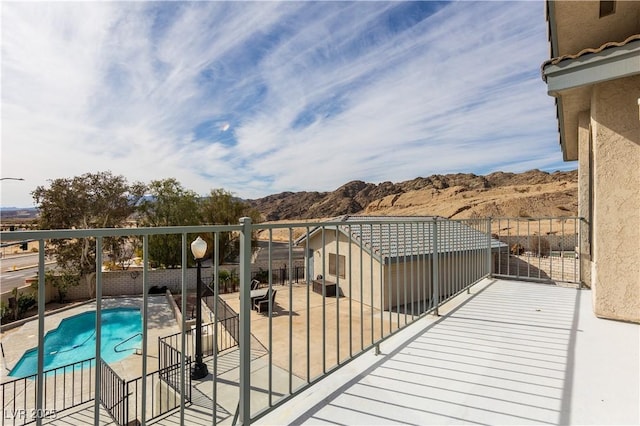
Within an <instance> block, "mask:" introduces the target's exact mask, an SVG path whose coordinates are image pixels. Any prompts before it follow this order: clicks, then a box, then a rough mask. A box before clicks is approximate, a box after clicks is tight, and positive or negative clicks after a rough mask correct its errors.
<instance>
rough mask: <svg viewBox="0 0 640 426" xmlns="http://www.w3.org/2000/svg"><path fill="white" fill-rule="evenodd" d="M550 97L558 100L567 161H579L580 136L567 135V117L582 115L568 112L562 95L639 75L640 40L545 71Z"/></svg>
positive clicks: (548, 66) (567, 60)
mask: <svg viewBox="0 0 640 426" xmlns="http://www.w3.org/2000/svg"><path fill="white" fill-rule="evenodd" d="M542 72H543V77H544V79H545V81H546V82H547V93H548V94H549V95H550V96H554V97H555V98H556V101H557V102H556V109H557V115H558V123H559V133H560V146H561V148H562V156H563V159H564V161H574V160H577V159H578V140H577V134H573V133H575V132H571V133H572V136H570V137H569V135H568V134H567V131H566V123H567V117H571V116H572V115H575V114H577V113H579V112H580V111H567V108H566V107H565V106H564V105H563V102H562V95H563V93H564V92H566V91H567V90H571V89H580V88H585V90H586V89H587V88H588V87H589V86H592V85H594V84H598V83H603V82H606V81H610V80H614V79H620V78H625V77H631V76H634V75H638V74H640V40H636V41H632V42H630V43H627V44H625V45H622V46H618V47H612V48H608V49H606V50H602V51H600V52H596V53H590V54H587V55H583V56H580V57H577V58H574V59H571V58H569V59H564V60H562V61H560V62H558V63H549V64H546V65H544V67H543V70H542Z"/></svg>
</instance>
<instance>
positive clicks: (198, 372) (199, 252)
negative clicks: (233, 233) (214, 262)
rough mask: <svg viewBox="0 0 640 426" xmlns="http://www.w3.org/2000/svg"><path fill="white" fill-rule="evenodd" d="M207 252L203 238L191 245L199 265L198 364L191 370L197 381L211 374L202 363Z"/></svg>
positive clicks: (197, 277) (197, 289)
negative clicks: (202, 270)
mask: <svg viewBox="0 0 640 426" xmlns="http://www.w3.org/2000/svg"><path fill="white" fill-rule="evenodd" d="M206 252H207V242H206V241H205V240H203V239H202V238H200V237H198V238H196V240H195V241H194V242H192V243H191V253H193V257H194V258H195V260H196V263H197V265H198V269H197V270H198V272H197V275H196V279H197V280H198V282H197V284H196V292H197V294H196V362H195V364H193V367H192V368H191V378H192V379H195V380H198V379H202V378H203V377H205V376H207V374H209V370H208V369H207V364H205V363H203V362H202V298H201V295H202V284H201V281H202V279H201V275H200V268H201V267H202V264H201V261H202V258H203V257H204V254H205V253H206Z"/></svg>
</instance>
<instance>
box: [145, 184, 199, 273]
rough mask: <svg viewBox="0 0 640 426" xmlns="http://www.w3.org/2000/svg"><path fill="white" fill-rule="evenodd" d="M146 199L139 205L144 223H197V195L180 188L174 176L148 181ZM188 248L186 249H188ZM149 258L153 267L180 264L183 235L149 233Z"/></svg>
mask: <svg viewBox="0 0 640 426" xmlns="http://www.w3.org/2000/svg"><path fill="white" fill-rule="evenodd" d="M148 193H149V195H150V198H149V199H145V200H144V201H143V202H142V203H141V204H140V213H141V219H142V224H143V225H144V226H153V227H156V226H189V225H199V224H200V201H199V197H198V195H197V194H196V193H195V192H193V191H191V190H188V189H185V188H183V187H182V185H181V184H180V182H178V181H177V180H176V179H173V178H169V179H163V180H155V181H152V182H151V183H150V184H149V190H148ZM187 250H188V248H187ZM149 260H150V261H151V262H152V264H153V265H155V266H164V267H165V268H174V267H177V266H180V265H181V264H182V237H181V236H180V235H179V234H174V235H151V236H150V237H149Z"/></svg>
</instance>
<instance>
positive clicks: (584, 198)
mask: <svg viewBox="0 0 640 426" xmlns="http://www.w3.org/2000/svg"><path fill="white" fill-rule="evenodd" d="M590 121H591V120H590V117H589V113H588V112H582V113H580V114H579V116H578V216H579V217H581V218H582V221H581V223H580V232H579V233H578V234H579V238H580V243H579V245H578V246H579V247H580V253H579V255H580V257H579V258H580V277H581V279H582V283H583V284H584V285H585V286H587V287H591V250H592V247H591V237H590V235H591V227H592V220H591V179H592V177H591V159H592V152H593V146H592V143H591V125H590Z"/></svg>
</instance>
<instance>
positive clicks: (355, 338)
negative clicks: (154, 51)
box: [0, 217, 579, 424]
mask: <svg viewBox="0 0 640 426" xmlns="http://www.w3.org/2000/svg"><path fill="white" fill-rule="evenodd" d="M570 219H571V220H575V218H570ZM545 220H546V219H545ZM504 221H505V219H500V220H490V219H469V220H455V221H453V220H445V219H441V218H386V219H385V218H364V217H359V218H343V219H339V220H334V221H328V222H324V223H316V222H313V223H311V222H310V223H295V224H252V223H251V221H250V220H249V219H248V218H243V219H241V221H240V224H239V225H225V226H194V227H171V228H133V229H131V228H127V229H98V230H95V229H91V230H61V231H24V232H3V233H2V234H1V235H0V237H1V238H2V239H3V240H22V239H27V238H28V239H34V240H38V241H39V244H40V251H39V255H40V264H41V265H44V247H45V242H46V240H48V239H63V238H70V239H71V238H92V239H95V241H96V244H97V245H98V247H101V246H102V244H103V238H107V237H112V236H129V237H134V238H141V239H142V240H143V258H144V259H145V261H144V264H143V274H142V278H143V279H142V286H143V287H142V288H143V289H144V291H141V294H142V296H141V298H142V301H141V303H142V311H143V318H146V319H145V321H147V319H148V315H147V313H146V309H147V305H148V303H149V301H148V299H147V293H148V291H146V290H147V289H148V288H149V283H148V272H147V271H148V270H149V265H148V262H149V259H148V253H149V252H148V238H149V236H151V235H157V234H178V235H180V236H181V238H182V261H183V265H186V264H187V257H188V256H190V254H189V242H190V241H192V240H193V239H195V237H196V236H197V235H198V234H204V233H208V234H211V233H213V237H214V238H213V240H214V247H213V249H214V252H217V251H218V241H219V236H220V233H223V232H234V233H235V234H237V235H238V236H239V240H240V263H239V265H238V270H239V282H240V286H239V295H238V294H237V293H234V294H228V295H224V296H223V298H224V304H222V303H217V304H216V303H212V302H211V303H210V304H209V303H208V306H209V309H211V310H212V311H213V315H214V317H217V318H220V321H219V322H218V326H214V325H213V324H205V325H203V328H202V335H203V336H207V338H206V339H204V342H205V344H203V354H204V355H205V356H206V357H207V359H206V360H205V361H206V362H207V364H208V365H209V371H210V372H211V373H213V374H210V375H209V376H207V377H206V378H205V379H202V380H200V381H198V382H197V383H192V382H191V381H190V379H189V369H190V363H191V360H192V359H193V355H194V354H193V351H194V345H193V343H192V340H193V334H194V331H192V330H190V329H189V328H188V327H187V325H186V320H185V315H183V319H182V324H181V327H180V329H182V330H186V331H185V332H184V333H176V334H173V335H170V336H166V337H164V338H163V339H161V342H162V343H159V344H158V351H159V354H158V357H159V362H160V364H159V367H160V370H159V371H158V372H154V373H150V374H149V373H148V372H147V364H146V363H147V361H146V360H147V357H148V356H150V355H149V346H148V345H147V344H146V341H147V340H146V339H147V337H148V332H149V324H148V323H146V322H145V323H144V324H143V343H142V351H141V352H142V354H141V355H142V358H141V360H142V365H141V371H140V374H139V376H140V377H145V378H146V379H145V380H143V379H141V378H140V379H134V380H131V381H129V382H127V383H126V394H127V395H135V398H133V397H131V398H129V402H128V403H127V405H128V408H127V410H128V412H129V415H128V416H127V418H126V420H127V421H129V420H130V419H138V420H139V421H140V422H142V423H145V422H148V421H150V420H151V419H153V418H155V417H156V416H158V415H160V413H166V412H167V410H168V409H169V407H170V409H174V408H178V410H177V411H176V413H175V414H172V415H171V416H170V417H166V418H165V420H163V421H166V422H168V423H171V422H175V423H176V424H188V423H189V415H190V406H191V405H192V404H193V402H192V403H191V405H190V406H187V404H188V403H189V402H190V401H192V395H191V393H190V392H193V391H195V389H196V388H195V386H196V385H197V387H198V389H206V390H203V391H202V392H204V393H201V394H199V397H198V398H201V397H202V395H204V396H206V398H201V399H202V400H203V401H204V400H206V403H202V404H200V406H198V409H199V410H200V411H199V415H200V416H201V415H202V409H203V407H204V408H206V409H208V410H210V423H211V424H217V423H219V422H221V421H225V420H227V419H228V420H230V418H231V417H232V416H234V413H236V414H237V417H238V420H239V422H240V423H242V424H249V423H251V422H252V421H256V420H258V419H259V418H260V417H262V416H263V415H264V414H265V413H267V412H269V411H270V410H272V409H273V408H274V407H276V406H278V405H280V404H282V403H283V402H285V401H287V400H288V399H290V398H292V397H293V396H294V395H296V394H297V393H299V392H300V391H302V390H303V389H305V388H307V387H309V386H310V385H312V384H314V383H316V382H318V381H319V380H320V379H321V378H322V377H324V376H325V375H326V374H328V373H330V372H332V371H334V370H336V369H337V368H340V367H341V366H343V365H345V364H346V363H348V362H349V361H351V360H352V359H354V358H356V357H358V356H359V355H361V354H363V353H365V352H367V351H369V350H371V349H372V348H376V347H377V346H378V345H379V344H380V343H381V342H382V341H383V340H385V339H387V338H388V337H390V336H391V335H393V334H395V333H396V332H397V331H399V330H400V329H402V328H404V327H405V326H407V325H409V324H411V323H413V322H415V321H417V320H419V319H420V318H422V317H423V316H425V315H427V314H431V313H436V314H437V313H438V308H439V307H440V306H441V305H442V304H443V303H446V302H447V301H448V300H450V299H451V298H453V297H455V296H456V295H458V294H460V293H462V292H464V291H467V290H468V289H469V287H470V286H472V285H474V284H475V283H477V282H478V281H480V280H482V279H483V278H485V277H488V276H490V275H491V274H492V268H495V271H493V272H494V273H496V274H504V275H506V276H509V277H520V278H523V277H530V278H537V277H540V278H545V277H543V275H542V273H539V272H538V271H544V265H543V259H544V257H543V255H542V249H543V246H544V242H542V240H541V239H539V240H538V246H539V247H540V250H539V251H538V253H539V254H541V256H536V255H534V254H532V253H533V252H531V253H529V254H527V253H526V251H523V252H522V253H520V254H516V255H513V254H511V253H510V250H511V246H512V245H514V244H521V245H523V246H524V243H522V242H520V243H518V242H516V241H515V240H513V241H512V240H511V238H512V237H514V236H517V237H518V238H520V237H522V238H525V239H526V238H528V240H529V242H531V241H532V240H533V239H534V236H535V235H537V236H538V237H542V234H540V233H538V234H534V233H533V232H529V233H527V234H526V236H527V237H525V236H521V235H520V233H516V232H514V224H515V222H508V223H507V222H504ZM531 223H533V222H530V223H529V226H531ZM543 224H544V221H543V222H540V232H542V230H543V228H544V227H543V226H542V225H543ZM566 224H567V221H565V226H566ZM519 226H522V223H521V224H520V225H517V226H516V229H517V228H518V227H519ZM258 231H262V232H261V233H262V235H266V241H263V245H262V248H261V253H260V256H261V259H262V260H261V262H262V263H261V265H262V266H261V268H262V271H260V273H261V274H262V275H261V277H262V279H261V281H262V288H263V289H265V290H268V289H271V288H273V287H274V286H275V285H278V287H277V295H276V297H275V299H274V300H273V303H269V304H268V309H266V310H263V311H262V312H255V311H253V310H252V308H251V305H252V304H251V297H252V296H251V289H250V281H251V280H252V279H253V278H254V277H255V267H252V263H251V259H252V254H253V253H252V244H251V237H252V235H255V233H256V232H258ZM555 231H556V228H555V227H553V229H551V230H549V231H548V232H555ZM276 234H278V235H277V237H276ZM549 235H555V234H549ZM563 235H564V234H563ZM566 235H567V238H568V239H570V238H571V235H572V234H571V232H569V231H568V232H567V233H566ZM283 236H284V238H283ZM544 237H545V238H546V237H547V235H546V234H545V235H544ZM575 238H576V239H577V237H575ZM518 241H520V240H518ZM523 241H524V240H523ZM549 242H550V244H551V245H553V244H557V242H556V241H555V240H554V241H549ZM567 244H569V242H567ZM529 246H530V247H532V246H531V244H530V245H529ZM294 247H295V249H294ZM529 251H531V249H530V250H529ZM556 251H557V250H552V249H550V250H549V257H552V258H553V259H551V260H550V263H552V264H553V265H554V268H555V266H556V265H557V263H558V261H557V259H558V258H560V259H565V258H567V257H566V256H565V254H566V252H568V250H566V246H561V250H560V256H556V253H555V252H556ZM578 251H579V250H578ZM98 253H100V250H98ZM301 256H302V257H301ZM513 256H518V262H524V263H528V264H529V266H528V267H527V268H525V267H524V266H523V264H519V266H518V269H515V270H514V269H513V258H512V257H513ZM523 256H524V257H523ZM527 256H528V257H527ZM97 257H98V259H96V264H97V265H101V256H97ZM300 262H302V264H303V266H301V267H300V266H299V265H300V264H301V263H300ZM283 265H287V266H286V268H284V267H283ZM536 265H537V266H536ZM534 266H536V267H535V268H534ZM219 267H220V265H219V264H218V260H217V259H215V258H214V259H213V268H212V270H213V277H214V278H213V280H214V282H213V283H212V284H213V285H212V286H211V288H212V289H213V292H214V295H213V300H217V299H218V298H220V297H221V296H220V293H221V292H220V285H219V283H217V282H216V280H217V278H216V277H217V275H218V274H217V271H218V270H219ZM297 268H299V269H297ZM554 268H552V269H551V270H550V271H551V274H547V275H548V277H549V278H559V277H558V276H557V274H556V272H555V271H556V269H554ZM561 268H562V267H561ZM42 269H43V268H42ZM96 269H97V271H98V272H97V279H96V304H97V306H98V308H99V307H100V306H101V304H102V296H101V294H102V293H101V291H102V290H101V289H102V275H104V274H107V273H108V272H101V268H100V267H97V268H96ZM284 269H286V270H287V271H288V272H289V271H292V272H293V273H287V274H286V275H285V274H284V273H283V275H282V276H280V275H278V274H279V273H278V272H275V271H278V270H284ZM578 269H579V268H578ZM296 270H298V271H299V272H298V276H296V272H295V271H296ZM525 271H527V272H526V273H525ZM564 272H566V271H564ZM564 272H563V275H562V276H561V277H562V278H565V275H564ZM536 274H539V275H537V276H536ZM43 276H44V273H41V274H40V285H39V288H38V291H39V292H40V296H39V299H40V300H44V283H43ZM281 277H282V278H281ZM312 281H316V285H312V284H313V283H312ZM283 284H284V286H283ZM314 290H315V291H314ZM181 294H183V295H184V294H187V268H183V269H182V279H181ZM331 294H335V296H330V295H331ZM205 300H207V299H206V298H205ZM221 300H222V299H221ZM38 309H39V316H38V321H39V328H38V339H39V342H42V339H43V337H44V306H42V305H38ZM181 309H182V311H183V312H184V311H185V310H186V297H183V298H182V308H181ZM229 312H237V313H238V314H237V315H236V316H230V317H229V316H227V314H228V313H229ZM98 318H99V316H98ZM227 321H228V322H227ZM97 329H98V330H99V329H100V328H99V327H98V328H97ZM209 336H211V337H212V338H211V339H210V340H207V339H208V337H209ZM224 336H228V340H227V341H225V338H224ZM98 337H99V336H98ZM98 340H99V339H98ZM206 342H208V343H206ZM252 342H253V346H252ZM236 346H237V348H236ZM96 348H97V350H99V346H98V344H97V346H96ZM226 349H228V350H226ZM264 349H266V351H265V350H264ZM40 356H41V357H44V354H40ZM255 363H259V364H255ZM253 365H255V366H256V368H255V369H252V366H253ZM258 366H259V368H258ZM94 370H95V369H94ZM44 374H45V372H44V371H43V368H42V367H41V366H40V368H39V372H38V375H37V377H44ZM92 374H93V383H94V385H95V391H94V392H95V393H96V394H98V395H99V396H100V398H102V395H100V394H102V393H106V392H110V391H109V390H108V388H105V387H104V386H103V385H104V384H103V383H102V380H103V378H102V377H101V374H99V373H97V372H95V371H93V373H92ZM36 382H37V380H36ZM114 386H119V385H118V384H117V383H116V384H115V385H114ZM159 389H160V390H159ZM182 389H184V392H181V390H182ZM4 392H5V390H4V388H3V398H4ZM33 392H35V395H36V396H37V397H36V402H35V407H36V408H40V407H45V406H46V405H45V402H44V398H43V396H44V387H38V386H35V388H34V390H33ZM199 392H200V391H199ZM221 395H223V396H224V397H221ZM100 400H102V399H100ZM116 400H117V398H115V399H114V401H112V402H116ZM3 401H4V399H3ZM133 401H134V402H133ZM151 401H156V402H151ZM203 404H204V405H203ZM5 406H6V405H5ZM98 406H99V404H98V403H97V402H96V405H95V407H94V410H93V411H94V412H93V416H94V418H95V419H96V421H97V418H98V417H99V416H100V411H99V409H98ZM143 407H146V408H143ZM228 420H227V421H228Z"/></svg>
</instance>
